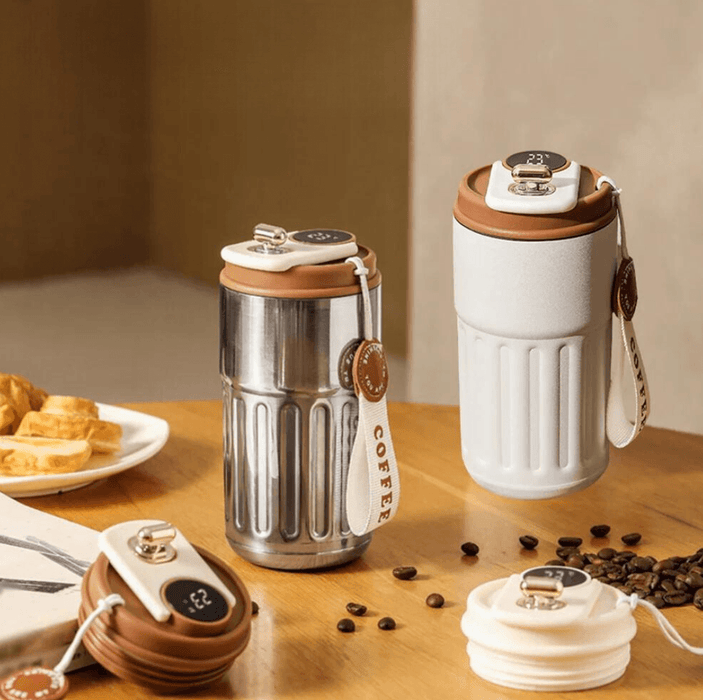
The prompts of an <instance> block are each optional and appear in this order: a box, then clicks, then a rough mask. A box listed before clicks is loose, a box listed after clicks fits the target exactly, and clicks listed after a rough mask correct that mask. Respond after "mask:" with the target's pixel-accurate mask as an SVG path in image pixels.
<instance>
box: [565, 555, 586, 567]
mask: <svg viewBox="0 0 703 700" xmlns="http://www.w3.org/2000/svg"><path fill="white" fill-rule="evenodd" d="M566 565H567V566H570V567H572V568H574V569H583V567H584V566H586V557H584V556H583V555H582V554H572V555H571V556H570V557H569V558H568V559H567V560H566Z"/></svg>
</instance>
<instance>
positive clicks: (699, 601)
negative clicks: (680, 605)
mask: <svg viewBox="0 0 703 700" xmlns="http://www.w3.org/2000/svg"><path fill="white" fill-rule="evenodd" d="M693 604H694V605H695V606H696V607H697V608H698V609H699V610H703V588H699V589H698V590H697V591H696V592H695V593H694V594H693Z"/></svg>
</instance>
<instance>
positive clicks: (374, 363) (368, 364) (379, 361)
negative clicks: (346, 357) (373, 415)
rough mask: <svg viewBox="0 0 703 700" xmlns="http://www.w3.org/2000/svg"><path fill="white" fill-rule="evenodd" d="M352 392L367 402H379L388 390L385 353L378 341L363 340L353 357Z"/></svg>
mask: <svg viewBox="0 0 703 700" xmlns="http://www.w3.org/2000/svg"><path fill="white" fill-rule="evenodd" d="M352 375H353V377H354V391H355V392H356V394H357V396H358V395H360V394H361V395H363V396H364V398H365V399H367V400H368V401H372V402H374V403H375V402H376V401H380V400H381V399H382V398H383V397H384V396H385V394H386V390H387V389H388V363H387V362H386V353H385V351H384V349H383V345H381V343H380V341H378V340H375V339H374V340H364V341H362V343H361V345H359V349H358V350H357V351H356V355H354V363H353V365H352Z"/></svg>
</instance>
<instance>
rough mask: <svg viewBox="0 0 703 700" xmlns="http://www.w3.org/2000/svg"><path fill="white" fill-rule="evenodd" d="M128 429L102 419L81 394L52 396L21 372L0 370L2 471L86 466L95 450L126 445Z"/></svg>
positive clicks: (32, 471)
mask: <svg viewBox="0 0 703 700" xmlns="http://www.w3.org/2000/svg"><path fill="white" fill-rule="evenodd" d="M121 438H122V428H121V426H119V425H118V424H117V423H111V422H109V421H103V420H100V418H99V417H98V407H97V406H96V404H95V403H94V402H93V401H91V400H90V399H83V398H80V397H78V396H50V395H49V394H48V393H47V392H46V391H44V390H43V389H40V388H38V387H35V386H34V385H33V384H32V383H31V382H29V381H28V380H27V379H25V378H24V377H21V376H19V375H17V374H0V474H4V475H9V476H27V475H32V474H58V473H65V472H74V471H78V470H79V469H82V468H83V467H84V466H85V464H86V462H87V461H88V459H89V458H90V456H91V455H92V454H93V453H112V452H117V451H118V450H119V449H120V441H121Z"/></svg>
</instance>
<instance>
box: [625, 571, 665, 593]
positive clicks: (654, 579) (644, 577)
mask: <svg viewBox="0 0 703 700" xmlns="http://www.w3.org/2000/svg"><path fill="white" fill-rule="evenodd" d="M627 583H628V584H629V585H631V586H635V587H640V588H646V589H647V590H649V591H651V590H653V589H654V588H656V587H657V585H658V584H659V576H657V574H653V573H652V572H651V571H647V572H641V573H637V574H630V575H629V576H628V577H627Z"/></svg>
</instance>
